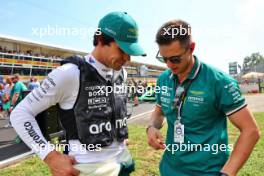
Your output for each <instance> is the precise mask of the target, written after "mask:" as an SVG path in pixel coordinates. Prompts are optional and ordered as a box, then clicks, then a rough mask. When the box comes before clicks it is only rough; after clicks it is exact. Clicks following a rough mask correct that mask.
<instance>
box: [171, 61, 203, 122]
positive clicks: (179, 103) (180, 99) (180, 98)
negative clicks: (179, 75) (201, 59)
mask: <svg viewBox="0 0 264 176" xmlns="http://www.w3.org/2000/svg"><path fill="white" fill-rule="evenodd" d="M200 70H201V64H199V66H198V71H197V73H196V74H195V76H194V77H193V78H192V79H189V81H188V83H187V84H186V86H185V87H184V86H181V85H179V86H178V87H177V88H176V92H175V98H174V107H176V108H177V110H178V115H177V121H178V122H179V123H180V121H181V113H182V107H183V103H184V99H185V97H186V95H187V92H188V89H189V88H190V86H191V84H192V82H193V81H194V80H195V79H196V78H197V76H198V74H199V72H200ZM181 90H182V91H181ZM177 91H181V93H180V95H178V94H177Z"/></svg>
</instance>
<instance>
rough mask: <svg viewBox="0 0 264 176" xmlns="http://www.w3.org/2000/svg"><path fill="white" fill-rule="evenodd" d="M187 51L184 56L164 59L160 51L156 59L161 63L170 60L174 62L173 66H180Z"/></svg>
mask: <svg viewBox="0 0 264 176" xmlns="http://www.w3.org/2000/svg"><path fill="white" fill-rule="evenodd" d="M186 51H187V50H185V51H184V53H183V54H181V55H178V56H171V57H163V56H160V55H159V54H160V51H158V52H157V55H156V59H158V60H159V61H160V62H163V63H167V62H168V60H169V61H170V62H172V63H173V64H179V63H181V61H182V58H181V57H182V56H183V55H184V54H185V53H186Z"/></svg>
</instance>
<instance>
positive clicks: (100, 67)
mask: <svg viewBox="0 0 264 176" xmlns="http://www.w3.org/2000/svg"><path fill="white" fill-rule="evenodd" d="M85 60H86V62H88V63H89V64H91V65H92V66H93V67H94V68H95V69H96V70H97V71H98V73H99V74H100V75H101V76H102V77H103V78H105V79H106V80H111V79H112V77H113V72H114V70H113V69H111V68H108V67H106V66H105V65H104V64H102V63H101V62H99V61H98V60H96V58H95V57H94V56H92V55H91V54H88V55H86V56H85Z"/></svg>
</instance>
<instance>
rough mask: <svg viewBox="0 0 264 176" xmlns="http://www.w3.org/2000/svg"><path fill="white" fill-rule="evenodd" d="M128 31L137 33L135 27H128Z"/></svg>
mask: <svg viewBox="0 0 264 176" xmlns="http://www.w3.org/2000/svg"><path fill="white" fill-rule="evenodd" d="M128 32H131V33H133V34H137V33H138V30H137V29H135V28H129V29H128Z"/></svg>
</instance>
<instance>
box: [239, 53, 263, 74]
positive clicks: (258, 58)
mask: <svg viewBox="0 0 264 176" xmlns="http://www.w3.org/2000/svg"><path fill="white" fill-rule="evenodd" d="M261 63H262V64H263V63H264V57H263V56H262V55H261V54H260V53H258V52H257V53H252V54H251V56H247V57H245V58H244V62H243V72H244V73H248V72H250V71H254V68H255V67H256V66H257V65H259V64H261Z"/></svg>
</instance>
